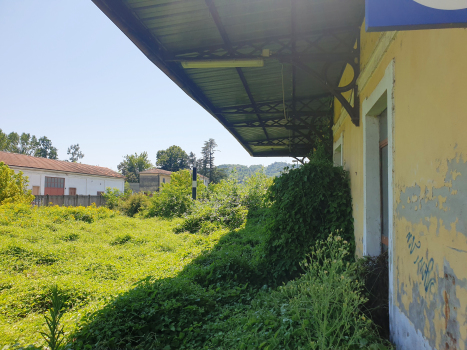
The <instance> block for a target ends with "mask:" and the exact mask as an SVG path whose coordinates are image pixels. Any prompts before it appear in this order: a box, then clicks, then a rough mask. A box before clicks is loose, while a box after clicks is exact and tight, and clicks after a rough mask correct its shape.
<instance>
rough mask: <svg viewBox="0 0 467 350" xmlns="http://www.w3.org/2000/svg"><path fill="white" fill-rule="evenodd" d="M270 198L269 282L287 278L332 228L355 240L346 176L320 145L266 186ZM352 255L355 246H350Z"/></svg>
mask: <svg viewBox="0 0 467 350" xmlns="http://www.w3.org/2000/svg"><path fill="white" fill-rule="evenodd" d="M269 200H270V201H271V203H272V205H271V210H270V211H271V212H270V215H271V217H272V218H273V220H271V221H270V223H269V225H268V227H269V236H268V239H267V242H266V247H265V250H266V252H265V253H266V260H267V263H268V264H269V266H270V267H269V268H268V269H269V270H270V272H271V277H272V281H275V283H277V282H279V283H280V281H287V280H290V279H292V278H295V277H297V276H299V274H300V273H302V272H303V269H301V268H300V261H302V260H303V259H304V258H305V256H306V254H307V253H308V251H309V249H310V247H311V246H312V245H313V244H314V243H315V242H316V241H318V240H324V239H326V237H327V236H328V235H329V234H330V233H331V232H336V231H338V230H339V231H340V232H341V233H340V234H341V236H342V237H343V238H344V239H346V240H347V241H349V242H351V244H352V245H353V244H354V243H353V242H354V235H353V218H352V199H351V194H350V186H349V177H348V174H347V173H346V172H345V171H344V170H343V169H342V167H335V166H333V164H332V162H331V161H330V160H328V158H327V157H326V155H325V154H324V151H323V150H322V149H320V150H318V151H317V152H316V153H315V154H314V155H313V156H311V158H310V162H309V163H307V164H305V165H303V166H301V167H299V168H297V169H292V170H290V171H289V172H288V173H287V174H284V175H282V176H281V177H278V178H275V179H274V183H273V184H272V186H271V187H270V189H269ZM349 249H350V251H351V252H352V253H351V254H350V255H352V256H353V248H352V247H351V248H349Z"/></svg>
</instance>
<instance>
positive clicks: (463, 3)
mask: <svg viewBox="0 0 467 350" xmlns="http://www.w3.org/2000/svg"><path fill="white" fill-rule="evenodd" d="M414 1H415V2H418V3H419V4H420V5H423V6H427V7H431V8H434V9H438V10H462V9H466V8H467V0H414Z"/></svg>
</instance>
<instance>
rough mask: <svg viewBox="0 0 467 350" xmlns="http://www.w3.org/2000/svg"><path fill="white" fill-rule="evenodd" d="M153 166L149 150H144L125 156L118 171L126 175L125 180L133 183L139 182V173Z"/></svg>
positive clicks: (118, 166)
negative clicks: (149, 157)
mask: <svg viewBox="0 0 467 350" xmlns="http://www.w3.org/2000/svg"><path fill="white" fill-rule="evenodd" d="M152 167H153V165H152V164H151V162H150V161H149V159H148V153H147V152H142V153H141V154H139V155H138V154H137V153H135V154H129V155H126V156H125V157H123V161H122V162H121V163H120V164H119V165H117V168H118V171H120V172H121V173H122V175H123V176H125V181H127V182H131V183H138V182H139V173H140V172H142V171H144V170H146V169H150V168H152Z"/></svg>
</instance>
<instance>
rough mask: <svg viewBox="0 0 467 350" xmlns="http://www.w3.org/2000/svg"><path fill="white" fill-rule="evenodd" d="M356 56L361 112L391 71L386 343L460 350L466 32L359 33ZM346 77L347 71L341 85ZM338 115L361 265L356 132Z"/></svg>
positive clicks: (466, 341)
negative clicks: (388, 318) (388, 337)
mask: <svg viewBox="0 0 467 350" xmlns="http://www.w3.org/2000/svg"><path fill="white" fill-rule="evenodd" d="M362 28H364V25H363V26H362ZM361 48H362V52H361V74H360V78H359V81H358V83H359V98H360V103H363V101H365V99H367V98H369V97H370V96H371V94H372V93H373V92H374V91H375V89H376V87H377V86H378V84H379V83H380V81H381V80H382V79H383V77H384V75H385V73H386V68H387V67H388V66H389V65H390V64H391V62H394V77H393V78H394V81H393V86H394V89H393V95H394V100H393V103H394V110H393V111H392V112H393V118H394V124H393V149H392V150H391V151H392V161H393V173H392V180H393V187H392V189H391V192H392V195H393V198H394V200H393V203H392V209H393V213H394V214H393V217H391V218H390V220H392V223H393V227H394V228H393V231H392V232H391V233H390V234H391V235H392V247H390V249H391V250H392V253H391V255H390V256H391V261H390V265H391V273H392V276H391V281H392V285H391V287H390V288H391V289H390V291H391V298H392V300H391V305H390V306H391V310H390V312H391V334H392V337H393V340H394V341H395V342H396V344H397V345H398V348H399V349H460V350H466V349H467V268H466V266H467V215H466V214H467V213H466V211H467V137H466V130H467V108H466V105H465V101H466V97H465V96H466V94H467V60H466V57H467V30H465V29H443V30H420V31H407V32H399V33H383V34H380V33H371V34H369V33H365V32H364V29H363V30H362V33H361ZM351 75H352V73H351V71H350V69H349V70H347V71H346V73H345V74H344V77H343V81H342V85H343V84H344V83H345V81H348V80H349V79H351ZM349 97H350V96H349ZM336 107H337V108H336V113H335V120H334V122H335V126H334V140H335V141H337V140H338V139H339V138H340V137H341V135H343V140H344V141H343V160H344V167H345V168H346V169H347V170H348V171H349V172H350V177H351V188H352V196H353V214H354V219H355V234H356V243H357V253H358V254H359V255H362V254H363V234H364V230H363V217H364V211H365V210H367V209H366V208H365V207H364V195H363V194H364V182H363V172H364V168H363V163H364V151H363V143H364V135H363V128H362V126H360V127H356V126H354V125H353V124H352V123H351V121H350V118H349V117H348V116H347V115H346V113H345V112H344V111H342V110H341V109H340V106H339V104H338V103H336ZM360 107H362V105H360ZM360 110H362V108H360Z"/></svg>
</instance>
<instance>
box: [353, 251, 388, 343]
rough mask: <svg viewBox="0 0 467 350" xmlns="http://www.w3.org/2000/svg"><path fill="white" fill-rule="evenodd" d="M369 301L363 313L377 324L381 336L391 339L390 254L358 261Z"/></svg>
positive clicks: (367, 257)
mask: <svg viewBox="0 0 467 350" xmlns="http://www.w3.org/2000/svg"><path fill="white" fill-rule="evenodd" d="M358 263H359V265H360V278H361V280H362V281H363V282H364V289H365V295H366V297H367V298H368V301H367V302H366V303H365V305H364V308H363V311H364V312H365V314H366V315H367V316H368V317H370V318H371V319H372V320H373V321H374V322H375V324H376V326H377V329H378V333H379V335H380V336H381V337H382V338H384V339H389V265H388V253H387V252H385V253H382V254H381V255H379V256H376V257H372V256H366V257H364V258H363V259H360V260H359V261H358Z"/></svg>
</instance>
